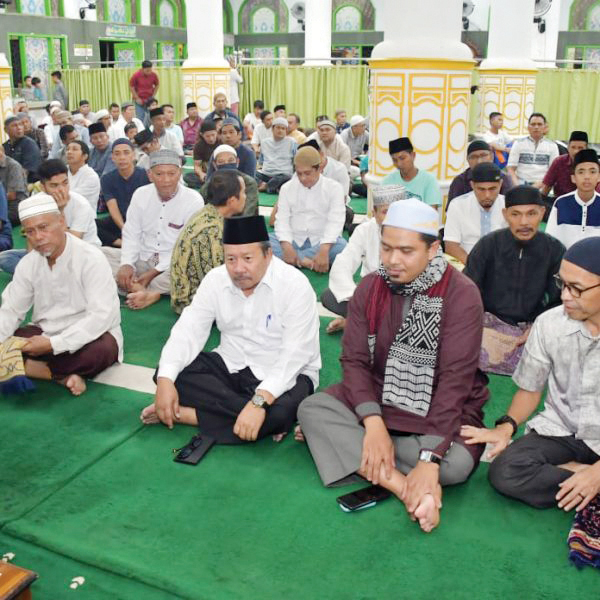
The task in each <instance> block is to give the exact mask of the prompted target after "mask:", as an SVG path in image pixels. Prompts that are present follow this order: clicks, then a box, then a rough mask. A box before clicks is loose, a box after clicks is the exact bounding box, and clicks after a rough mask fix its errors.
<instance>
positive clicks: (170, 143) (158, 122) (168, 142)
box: [138, 107, 184, 164]
mask: <svg viewBox="0 0 600 600" xmlns="http://www.w3.org/2000/svg"><path fill="white" fill-rule="evenodd" d="M150 122H151V123H152V125H151V126H150V129H151V131H152V132H153V133H154V135H155V136H156V138H157V139H158V141H159V142H160V145H161V147H162V148H166V149H167V150H173V152H176V153H177V155H178V156H179V157H180V158H181V164H183V159H184V152H183V144H182V142H180V141H179V140H178V139H177V136H176V135H175V134H174V133H171V132H170V131H167V130H166V129H165V125H166V120H165V115H164V110H163V108H162V107H159V108H153V109H152V110H151V111H150ZM138 131H139V130H138Z"/></svg>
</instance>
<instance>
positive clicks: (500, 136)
mask: <svg viewBox="0 0 600 600" xmlns="http://www.w3.org/2000/svg"><path fill="white" fill-rule="evenodd" d="M483 141H484V142H487V143H488V144H498V145H499V146H506V145H507V144H510V143H511V142H512V141H513V138H512V136H510V135H508V133H506V131H502V129H501V130H500V131H499V132H498V133H494V132H493V131H492V130H491V129H488V130H487V131H486V132H485V133H484V134H483Z"/></svg>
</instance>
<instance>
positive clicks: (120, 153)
mask: <svg viewBox="0 0 600 600" xmlns="http://www.w3.org/2000/svg"><path fill="white" fill-rule="evenodd" d="M111 162H112V163H113V164H115V165H116V167H117V168H116V169H115V170H113V171H110V172H109V173H106V175H103V176H102V179H101V180H100V184H101V186H102V196H103V197H104V200H105V202H106V208H107V209H108V213H109V216H108V217H104V218H102V219H97V220H96V225H97V227H98V237H99V238H100V241H101V242H102V245H103V246H115V247H116V248H120V247H121V230H122V229H123V225H124V224H125V218H126V216H127V209H128V208H129V204H130V203H131V198H132V196H133V193H134V192H135V191H136V190H137V189H138V188H140V187H142V186H145V185H148V184H149V183H150V180H149V179H148V175H147V173H146V171H145V170H144V169H142V168H140V167H136V166H135V152H134V149H133V145H132V144H131V142H130V141H129V140H126V139H125V138H120V139H118V140H115V141H114V143H113V145H112V159H111Z"/></svg>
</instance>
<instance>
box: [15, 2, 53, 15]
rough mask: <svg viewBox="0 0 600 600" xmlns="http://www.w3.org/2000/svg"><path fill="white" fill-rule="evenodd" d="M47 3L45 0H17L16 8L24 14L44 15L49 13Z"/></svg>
mask: <svg viewBox="0 0 600 600" xmlns="http://www.w3.org/2000/svg"><path fill="white" fill-rule="evenodd" d="M49 8H50V7H49V3H48V2H46V0H19V2H18V3H17V9H18V10H19V12H20V13H22V14H24V15H40V16H42V17H45V16H46V15H49V14H50V11H49V10H48V9H49Z"/></svg>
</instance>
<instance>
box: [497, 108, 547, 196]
mask: <svg viewBox="0 0 600 600" xmlns="http://www.w3.org/2000/svg"><path fill="white" fill-rule="evenodd" d="M527 129H528V131H529V135H528V136H527V137H524V138H522V139H519V140H516V141H515V142H514V144H513V145H512V148H511V149H510V154H509V155H508V162H507V164H506V170H507V171H508V175H509V177H510V178H511V179H512V182H513V184H514V185H519V184H521V183H525V184H528V185H533V186H535V187H537V188H540V187H542V180H543V179H544V176H545V175H546V173H547V172H548V169H549V168H550V165H551V164H552V162H553V161H554V159H555V158H556V157H557V156H558V146H557V145H556V143H555V142H553V141H552V140H548V139H546V138H545V137H544V134H545V133H546V130H547V129H548V123H547V122H546V117H545V116H544V115H543V114H542V113H531V116H530V117H529V120H528V121H527Z"/></svg>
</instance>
